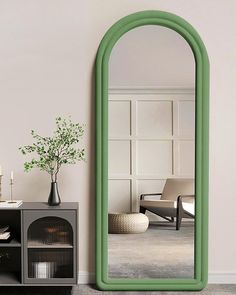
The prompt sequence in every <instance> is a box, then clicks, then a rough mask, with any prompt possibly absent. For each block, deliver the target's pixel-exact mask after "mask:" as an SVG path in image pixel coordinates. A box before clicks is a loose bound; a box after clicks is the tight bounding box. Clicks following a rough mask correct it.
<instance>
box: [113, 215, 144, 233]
mask: <svg viewBox="0 0 236 295" xmlns="http://www.w3.org/2000/svg"><path fill="white" fill-rule="evenodd" d="M148 225H149V220H148V218H147V216H146V215H145V214H142V213H109V214H108V231H109V234H138V233H143V232H145V231H146V230H147V228H148Z"/></svg>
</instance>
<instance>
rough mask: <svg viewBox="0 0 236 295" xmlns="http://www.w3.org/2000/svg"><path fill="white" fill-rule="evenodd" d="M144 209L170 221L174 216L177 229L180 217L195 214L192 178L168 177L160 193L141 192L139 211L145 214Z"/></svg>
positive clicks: (190, 216)
mask: <svg viewBox="0 0 236 295" xmlns="http://www.w3.org/2000/svg"><path fill="white" fill-rule="evenodd" d="M156 197H159V199H156ZM146 210H148V211H150V212H152V213H154V214H156V215H158V216H160V217H162V218H164V219H166V220H168V221H170V222H174V220H175V218H176V230H179V229H180V226H181V221H182V218H194V216H195V195H194V180H193V179H183V178H178V179H174V178H169V179H167V180H166V183H165V186H164V189H163V192H162V193H150V194H148V193H147V194H142V195H141V196H140V212H141V213H144V214H145V212H146Z"/></svg>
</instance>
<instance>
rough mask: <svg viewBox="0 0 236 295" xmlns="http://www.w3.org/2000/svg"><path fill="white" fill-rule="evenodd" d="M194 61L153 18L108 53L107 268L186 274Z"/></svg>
mask: <svg viewBox="0 0 236 295" xmlns="http://www.w3.org/2000/svg"><path fill="white" fill-rule="evenodd" d="M194 88H195V61H194V56H193V53H192V51H191V48H190V47H189V45H188V43H187V42H186V41H185V40H184V39H183V38H182V37H181V36H180V35H179V34H178V33H176V32H175V31H173V30H170V29H168V28H165V27H161V26H150V25H149V26H143V27H139V28H135V29H133V30H131V31H129V32H128V33H126V34H125V35H124V36H122V37H121V38H120V39H119V41H118V42H117V43H116V45H115V47H114V48H113V50H112V53H111V57H110V61H109V134H108V141H109V142H108V146H109V148H108V151H109V163H108V164H109V167H108V204H109V208H108V227H109V233H108V275H109V277H111V278H194V215H195V208H194V201H195V196H194V166H195V165H194V164H195V163H194V161H195V160H194V159H195V152H194V146H195V142H194V134H195V90H194Z"/></svg>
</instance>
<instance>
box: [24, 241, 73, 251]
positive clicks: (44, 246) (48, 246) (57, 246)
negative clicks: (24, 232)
mask: <svg viewBox="0 0 236 295" xmlns="http://www.w3.org/2000/svg"><path fill="white" fill-rule="evenodd" d="M27 247H28V249H72V248H73V246H72V245H70V244H62V243H53V244H45V243H43V242H40V241H29V242H28V245H27Z"/></svg>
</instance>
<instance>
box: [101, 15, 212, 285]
mask: <svg viewBox="0 0 236 295" xmlns="http://www.w3.org/2000/svg"><path fill="white" fill-rule="evenodd" d="M144 25H159V26H164V27H167V28H169V29H172V30H174V31H176V32H177V33H179V34H180V35H181V36H182V37H183V38H184V39H185V40H186V41H187V42H188V44H189V45H190V47H191V49H192V51H193V54H194V57H195V63H196V67H195V68H196V75H195V76H196V81H195V96H196V124H195V126H196V133H195V134H196V137H195V138H196V143H195V157H196V160H195V194H196V209H195V210H196V218H195V277H194V279H120V278H117V279H114V278H109V277H108V259H107V257H108V252H107V250H108V249H107V237H108V62H109V57H110V53H111V51H112V48H113V46H114V45H115V43H116V42H117V41H118V40H119V38H120V37H121V36H122V35H123V34H125V33H126V32H128V31H129V30H132V29H134V28H136V27H139V26H144ZM208 105H209V61H208V56H207V51H206V49H205V46H204V44H203V42H202V40H201V38H200V36H199V35H198V33H197V32H196V30H195V29H194V28H193V27H192V26H191V25H190V24H189V23H187V22H186V21H185V20H184V19H182V18H180V17H179V16H176V15H174V14H171V13H167V12H162V11H142V12H137V13H134V14H131V15H128V16H126V17H124V18H122V19H121V20H119V21H118V22H117V23H115V24H114V25H113V26H112V27H111V28H110V29H109V30H108V31H107V33H106V34H105V36H104V38H103V39H102V41H101V43H100V46H99V49H98V53H97V58H96V283H97V287H98V288H99V289H102V290H201V289H202V288H204V286H205V285H206V283H207V277H208V253H207V248H208V116H209V115H208V113H209V107H208ZM157 267H158V265H157Z"/></svg>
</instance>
